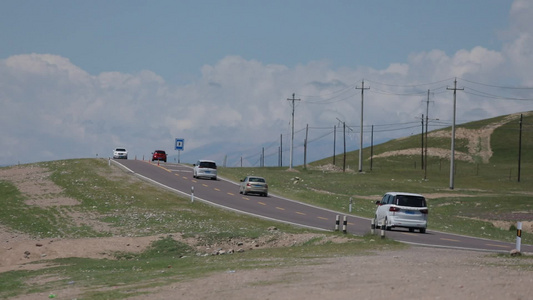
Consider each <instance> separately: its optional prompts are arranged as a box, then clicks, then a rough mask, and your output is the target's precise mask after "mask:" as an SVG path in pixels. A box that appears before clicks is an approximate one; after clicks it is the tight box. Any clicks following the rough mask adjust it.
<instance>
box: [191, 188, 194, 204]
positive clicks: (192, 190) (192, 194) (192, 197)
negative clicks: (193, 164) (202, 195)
mask: <svg viewBox="0 0 533 300" xmlns="http://www.w3.org/2000/svg"><path fill="white" fill-rule="evenodd" d="M193 202H194V186H191V203H193Z"/></svg>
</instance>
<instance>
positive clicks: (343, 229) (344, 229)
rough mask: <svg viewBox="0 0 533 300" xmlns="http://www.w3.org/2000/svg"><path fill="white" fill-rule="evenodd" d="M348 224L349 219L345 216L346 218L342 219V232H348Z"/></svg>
mask: <svg viewBox="0 0 533 300" xmlns="http://www.w3.org/2000/svg"><path fill="white" fill-rule="evenodd" d="M346 225H348V219H347V218H346V216H344V219H343V220H342V233H344V234H346V232H347V231H346Z"/></svg>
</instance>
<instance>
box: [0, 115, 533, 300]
mask: <svg viewBox="0 0 533 300" xmlns="http://www.w3.org/2000/svg"><path fill="white" fill-rule="evenodd" d="M503 118H504V117H500V118H495V119H490V120H484V121H480V122H476V123H471V124H465V125H464V126H463V128H465V129H471V130H474V129H477V130H479V129H482V128H485V127H486V126H487V125H488V124H493V123H495V122H500V121H502V120H503ZM526 122H529V123H533V117H532V116H528V117H526V118H525V120H524V123H526ZM515 123H516V122H515ZM515 123H513V122H508V123H505V124H504V125H503V126H501V127H498V128H497V129H496V130H494V132H493V133H492V136H491V140H490V144H491V146H492V151H493V155H492V156H491V158H490V160H489V161H488V162H484V161H483V157H482V155H481V154H482V153H481V152H480V155H479V156H476V154H473V155H472V157H473V161H472V162H465V161H457V164H456V174H455V187H454V189H453V190H451V189H450V188H449V175H450V174H449V160H447V159H446V158H439V157H433V156H432V157H429V158H428V168H427V173H425V172H424V171H423V170H421V166H420V161H421V158H420V155H395V156H386V157H381V158H375V159H373V161H372V170H370V168H369V166H370V161H369V158H370V157H369V152H370V151H369V150H368V149H365V150H364V158H365V160H364V168H363V171H364V172H362V173H359V172H357V171H355V172H354V171H353V170H348V171H347V172H342V166H339V165H338V163H337V166H336V167H337V169H336V170H332V168H331V166H329V167H325V166H327V165H328V164H331V162H332V158H327V159H324V160H322V161H317V162H313V163H311V164H310V165H309V166H307V167H306V168H304V167H302V166H299V167H296V168H295V169H294V170H287V168H286V167H284V168H270V167H269V168H219V175H220V176H222V177H226V178H229V179H233V180H235V181H238V180H239V179H242V178H244V177H245V176H246V175H249V174H255V175H260V176H264V177H265V178H267V180H268V182H269V188H270V192H271V193H274V194H278V195H282V196H285V197H288V198H293V199H297V200H299V201H302V202H306V203H311V204H314V205H317V206H321V207H325V208H329V209H333V210H337V211H341V212H344V213H348V207H349V203H350V199H352V201H353V210H352V214H354V215H358V216H363V217H372V216H373V213H374V211H375V204H374V203H375V201H376V200H379V199H380V198H381V195H383V194H384V193H385V192H387V191H405V192H416V193H421V194H424V195H426V197H428V199H429V201H428V203H429V209H430V215H429V230H441V231H447V232H454V233H460V234H466V235H472V236H478V237H484V238H490V239H497V240H504V241H510V242H512V241H514V239H515V234H516V232H515V230H516V229H515V228H514V227H513V224H515V223H516V221H533V218H532V216H533V207H532V205H533V184H532V182H533V151H529V152H528V151H523V157H522V165H521V168H522V173H521V181H520V182H518V181H517V159H516V156H517V149H516V148H517V145H518V139H517V135H516V133H517V130H516V128H515V127H516V124H515ZM428 143H429V145H430V147H435V148H443V149H449V139H445V138H442V137H438V136H435V137H430V139H429V140H428ZM522 143H523V144H522V147H523V149H533V137H532V136H531V129H530V131H529V133H527V135H525V136H524V137H523V141H522ZM457 145H458V148H457V149H458V151H463V152H466V151H468V149H469V141H467V140H462V139H458V143H457ZM515 146H516V147H515ZM417 147H420V136H418V137H417V136H412V137H408V138H405V139H401V140H395V141H390V142H387V143H384V144H382V145H378V146H375V147H374V154H375V155H378V154H383V153H387V152H389V151H398V150H405V149H414V148H417ZM336 161H337V162H342V157H340V156H339V157H337V159H336ZM357 162H358V153H357V152H352V153H348V156H347V164H348V165H349V166H350V169H357V167H355V166H357ZM34 166H39V167H42V168H44V169H47V170H49V171H50V172H51V175H50V179H51V180H52V181H53V182H54V183H55V184H56V185H58V186H59V187H61V188H62V192H61V195H62V196H65V197H70V198H73V199H77V200H78V201H79V204H77V205H73V206H46V207H39V206H30V205H28V204H27V203H26V202H25V201H26V200H27V195H25V194H23V193H22V192H21V191H20V190H19V189H17V186H16V185H15V184H13V183H12V182H10V181H8V180H0V204H1V205H2V209H1V210H0V224H1V225H2V226H4V227H8V228H11V229H12V230H16V231H19V232H21V233H24V234H27V235H30V236H32V237H35V238H62V239H77V238H82V237H93V238H99V237H106V236H112V235H122V236H151V235H157V234H161V233H180V234H181V235H183V236H184V237H189V238H194V239H195V240H196V241H197V243H198V244H217V243H223V242H227V241H228V240H245V239H258V238H261V237H263V238H264V237H267V238H271V239H276V235H272V232H271V231H270V230H269V228H271V227H272V226H276V227H277V228H278V232H279V233H284V234H304V233H305V234H307V233H312V234H317V236H319V237H318V238H315V239H311V240H309V241H306V242H305V243H301V244H295V245H292V246H290V247H284V248H270V249H261V250H256V251H246V252H244V253H238V254H233V255H217V256H211V255H208V256H204V255H198V254H197V253H196V250H195V248H194V245H190V244H185V243H182V242H179V241H176V240H175V239H172V238H170V237H166V238H162V239H160V240H158V241H157V242H154V243H153V244H152V246H151V248H149V249H148V250H146V251H145V252H142V253H138V254H135V253H126V252H120V253H115V258H116V259H89V258H75V257H74V258H65V259H57V260H54V261H52V262H51V263H52V265H51V266H50V267H47V268H40V269H38V270H33V271H9V272H4V273H0V298H10V297H15V296H18V295H23V294H28V293H36V292H43V291H51V290H60V289H62V288H65V287H68V285H69V284H71V283H75V284H76V286H77V287H80V288H82V289H83V290H84V294H83V297H84V298H90V299H122V298H127V297H128V296H131V295H136V294H142V293H145V291H146V289H148V288H150V287H154V286H161V285H166V284H170V283H171V282H178V281H182V280H188V279H191V278H196V277H201V276H206V275H207V274H211V273H213V272H227V271H231V270H235V269H248V268H276V267H279V266H280V265H283V266H286V267H288V266H291V265H301V264H314V263H317V260H316V258H322V257H333V256H343V255H371V254H372V252H373V251H380V250H390V249H398V248H401V247H406V246H405V245H402V244H399V243H396V242H394V241H390V240H388V239H384V240H381V239H374V238H373V237H371V236H364V237H347V238H346V237H345V236H343V235H342V234H339V233H324V232H313V231H311V230H308V229H302V228H297V227H293V226H289V225H285V224H282V223H275V222H272V221H266V220H262V219H257V218H253V217H250V216H246V215H240V214H236V213H234V212H231V211H226V210H221V209H218V208H215V207H212V206H209V205H206V204H203V203H201V202H198V201H197V202H194V203H191V202H190V199H188V198H186V197H181V196H178V195H176V194H173V193H170V192H168V191H166V190H162V189H160V188H158V187H155V186H153V185H150V184H148V183H146V182H143V181H141V180H139V179H137V178H135V177H133V176H131V175H130V174H127V173H125V172H123V171H121V170H120V169H118V168H117V167H116V166H114V165H112V166H108V164H107V161H105V160H99V159H82V160H66V161H55V162H46V163H39V164H35V165H34ZM28 167H29V166H28ZM339 169H340V170H341V171H339ZM424 177H425V178H424ZM73 213H80V214H86V215H91V216H93V218H94V221H95V222H102V223H105V224H107V226H109V228H111V229H112V230H101V229H100V230H99V229H97V228H94V227H91V226H90V225H88V224H79V222H76V220H74V219H73V218H71V217H70V216H72V214H73ZM496 221H498V222H503V223H502V224H506V225H504V226H503V227H498V226H495V225H494V224H495V223H496ZM506 222H507V223H506ZM328 236H329V237H343V238H346V240H345V242H344V243H342V244H338V243H332V242H326V243H323V242H322V239H324V237H328ZM522 241H523V243H528V244H531V243H533V242H532V241H533V234H532V233H531V232H524V233H523V235H522ZM169 266H171V267H169ZM39 279H40V280H39ZM42 279H44V280H42ZM35 282H37V283H35Z"/></svg>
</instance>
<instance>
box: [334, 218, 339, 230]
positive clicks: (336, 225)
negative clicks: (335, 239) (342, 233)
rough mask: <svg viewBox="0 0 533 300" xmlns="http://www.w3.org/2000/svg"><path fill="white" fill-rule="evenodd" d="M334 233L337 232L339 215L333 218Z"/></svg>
mask: <svg viewBox="0 0 533 300" xmlns="http://www.w3.org/2000/svg"><path fill="white" fill-rule="evenodd" d="M335 231H339V215H337V216H335Z"/></svg>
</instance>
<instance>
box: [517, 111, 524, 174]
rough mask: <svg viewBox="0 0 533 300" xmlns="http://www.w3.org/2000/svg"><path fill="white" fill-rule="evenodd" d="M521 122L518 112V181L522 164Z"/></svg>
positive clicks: (521, 118) (521, 117)
mask: <svg viewBox="0 0 533 300" xmlns="http://www.w3.org/2000/svg"><path fill="white" fill-rule="evenodd" d="M522 122H523V116H522V114H520V135H519V136H518V182H520V165H521V164H522V163H521V161H522Z"/></svg>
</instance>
